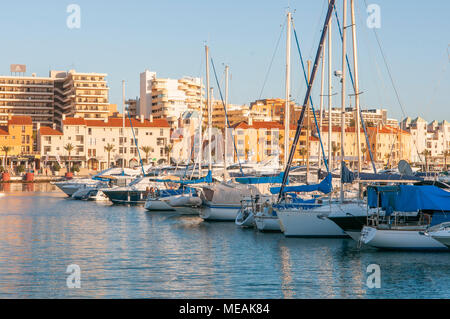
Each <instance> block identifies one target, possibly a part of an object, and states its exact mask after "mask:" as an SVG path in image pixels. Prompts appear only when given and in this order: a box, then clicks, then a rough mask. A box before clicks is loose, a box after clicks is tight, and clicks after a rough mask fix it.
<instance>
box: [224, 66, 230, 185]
mask: <svg viewBox="0 0 450 319" xmlns="http://www.w3.org/2000/svg"><path fill="white" fill-rule="evenodd" d="M228 70H229V67H228V65H226V66H225V110H224V112H225V114H224V115H225V116H224V119H225V126H224V132H225V138H224V149H223V169H224V171H223V174H224V177H225V174H226V170H227V148H228V121H227V114H226V110H228Z"/></svg>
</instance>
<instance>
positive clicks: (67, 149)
mask: <svg viewBox="0 0 450 319" xmlns="http://www.w3.org/2000/svg"><path fill="white" fill-rule="evenodd" d="M64 149H65V150H66V151H67V152H68V153H69V166H68V167H67V172H70V156H71V154H72V151H73V150H74V149H75V147H74V146H73V145H72V144H70V143H69V144H66V146H64Z"/></svg>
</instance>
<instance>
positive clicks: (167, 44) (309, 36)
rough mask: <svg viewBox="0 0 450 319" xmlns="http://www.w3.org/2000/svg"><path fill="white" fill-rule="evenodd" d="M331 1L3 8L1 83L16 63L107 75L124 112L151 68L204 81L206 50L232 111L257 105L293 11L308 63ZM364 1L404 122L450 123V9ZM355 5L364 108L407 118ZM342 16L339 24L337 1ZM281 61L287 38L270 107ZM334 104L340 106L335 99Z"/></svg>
mask: <svg viewBox="0 0 450 319" xmlns="http://www.w3.org/2000/svg"><path fill="white" fill-rule="evenodd" d="M326 1H327V0H316V1H310V0H308V1H307V0H290V1H288V0H271V1H269V0H240V1H236V0H228V1H217V0H190V1H186V0H164V1H161V0H158V1H154V0H149V1H143V0H139V1H138V0H127V1H104V0H91V1H85V0H72V1H61V0H58V1H50V0H42V1H31V0H30V1H8V2H5V1H2V3H1V4H0V34H1V39H2V50H1V51H0V61H1V63H0V74H6V75H7V74H9V64H11V63H23V64H27V67H28V74H30V73H37V74H38V76H46V75H47V74H48V71H49V69H58V70H68V69H72V68H75V69H76V70H78V71H80V72H104V73H108V83H109V86H110V88H111V91H110V101H111V102H112V103H118V104H119V105H120V103H121V81H122V80H123V79H125V80H126V81H127V97H134V96H137V95H138V94H139V73H140V72H142V71H143V70H145V69H146V68H148V69H150V70H153V71H156V72H157V74H158V76H160V77H174V78H175V77H181V76H184V75H192V76H199V75H204V62H203V59H204V48H203V45H204V43H205V41H207V42H208V44H209V45H210V47H211V54H212V57H213V58H214V60H215V64H216V68H217V71H218V73H219V77H220V78H221V79H222V80H223V63H227V64H229V65H230V68H231V73H232V80H231V89H230V95H231V97H230V102H231V103H249V102H250V101H253V100H255V99H257V98H259V96H260V91H261V89H262V86H263V82H264V77H265V76H266V73H267V70H268V67H269V63H270V60H271V56H272V54H273V52H274V49H275V44H276V42H277V39H278V37H279V35H280V31H281V25H282V24H283V23H284V19H285V11H286V7H287V6H288V4H289V5H290V7H291V8H292V9H293V10H295V13H294V19H295V24H296V30H297V33H298V35H299V37H300V46H301V48H302V51H303V54H304V56H305V58H311V59H312V58H313V57H314V54H315V50H316V48H317V43H318V39H319V35H320V29H321V25H322V23H323V19H324V14H325V9H326V8H325V2H326ZM366 1H367V3H368V4H370V3H376V4H378V5H379V6H380V8H381V29H378V33H379V36H380V39H381V41H382V44H383V48H384V51H385V54H386V56H387V59H388V62H389V65H390V67H391V70H392V74H393V77H394V80H395V83H396V86H397V88H398V91H399V94H400V98H401V101H402V103H403V105H404V109H405V112H406V115H408V116H411V117H415V116H417V115H420V116H422V117H424V118H425V119H426V120H429V121H431V120H433V119H437V120H442V119H447V120H449V121H450V66H448V64H449V62H448V61H449V60H448V59H449V58H448V56H447V47H448V45H449V44H450V35H449V34H450V19H449V18H448V13H449V12H450V2H449V1H448V0H430V1H419V0H414V1H411V0H396V1H392V0H366ZM357 2H358V4H357V7H358V9H357V20H358V43H359V59H360V77H361V80H360V83H361V91H363V92H364V94H363V95H362V96H361V98H362V104H363V106H364V107H385V108H387V109H388V110H389V115H390V116H391V117H394V118H402V117H403V114H402V112H401V110H400V107H399V105H398V102H397V100H396V98H395V94H394V91H393V88H392V86H391V84H390V80H389V77H388V75H387V73H386V68H385V65H384V63H383V61H382V58H381V56H380V54H379V50H378V47H377V43H376V40H375V37H374V35H373V31H372V30H370V29H368V28H367V27H366V24H365V21H366V18H367V14H366V11H365V3H364V0H358V1H357ZM71 3H76V4H78V5H80V6H81V29H72V30H71V29H69V28H67V26H66V19H67V16H68V15H69V14H68V13H66V7H67V6H68V5H69V4H71ZM337 7H338V10H339V12H340V15H341V12H342V4H341V1H340V0H338V1H337ZM333 27H334V28H333V29H334V30H333V31H334V53H335V54H334V59H335V62H334V66H333V69H340V62H339V61H340V50H341V44H340V42H338V41H339V40H338V38H337V32H336V31H337V29H336V24H334V25H333ZM349 36H350V34H349ZM294 44H295V43H294V42H293V50H292V74H293V92H292V95H293V98H294V99H296V100H297V101H300V100H302V99H303V96H304V94H305V84H304V81H303V76H302V74H301V73H300V71H301V70H300V64H299V57H298V54H297V51H296V48H295V46H294ZM349 44H350V42H349ZM349 47H350V46H349ZM449 49H450V48H449ZM284 55H285V35H284V34H283V35H282V38H281V42H280V46H279V48H278V51H277V54H276V56H275V60H274V63H273V66H272V69H271V72H270V73H269V79H268V81H267V84H266V86H265V89H264V91H263V95H262V97H263V98H264V97H284ZM319 79H320V78H319ZM316 84H317V85H316V86H315V90H314V96H313V98H314V101H315V104H316V106H318V103H319V101H318V100H319V99H318V92H319V91H318V84H319V81H317V82H316ZM335 86H336V88H335V91H336V92H338V91H339V87H338V84H337V83H335ZM216 91H217V90H216ZM349 93H350V92H349ZM335 101H336V106H340V102H339V100H338V97H336V98H335Z"/></svg>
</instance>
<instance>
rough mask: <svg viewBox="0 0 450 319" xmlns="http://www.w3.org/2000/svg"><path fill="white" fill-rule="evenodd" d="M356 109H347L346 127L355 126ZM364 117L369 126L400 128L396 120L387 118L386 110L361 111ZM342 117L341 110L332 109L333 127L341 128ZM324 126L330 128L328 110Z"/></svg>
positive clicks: (324, 113)
mask: <svg viewBox="0 0 450 319" xmlns="http://www.w3.org/2000/svg"><path fill="white" fill-rule="evenodd" d="M355 112H356V109H354V108H346V109H345V125H346V126H354V121H355V119H356V114H355ZM316 114H317V115H316V116H317V120H319V115H320V112H319V111H318V110H317V109H316ZM361 114H362V117H363V119H364V122H365V124H366V125H367V126H380V125H381V126H384V125H389V126H392V127H398V125H399V124H398V121H397V120H396V119H392V118H388V117H387V110H385V109H368V110H361ZM341 116H342V112H341V109H340V108H332V109H331V125H332V126H341V121H342V119H341ZM322 123H323V125H326V126H328V108H326V109H324V111H323V119H322Z"/></svg>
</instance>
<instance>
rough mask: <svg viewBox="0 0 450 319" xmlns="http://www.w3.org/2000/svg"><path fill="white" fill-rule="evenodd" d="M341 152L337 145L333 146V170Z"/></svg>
mask: <svg viewBox="0 0 450 319" xmlns="http://www.w3.org/2000/svg"><path fill="white" fill-rule="evenodd" d="M338 151H339V147H338V146H337V145H336V144H333V145H331V153H332V155H333V165H332V168H333V166H334V162H336V153H337V152H338Z"/></svg>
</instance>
